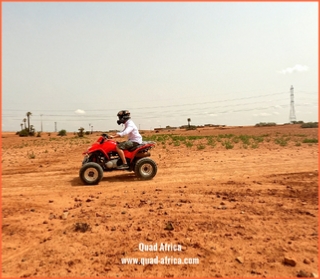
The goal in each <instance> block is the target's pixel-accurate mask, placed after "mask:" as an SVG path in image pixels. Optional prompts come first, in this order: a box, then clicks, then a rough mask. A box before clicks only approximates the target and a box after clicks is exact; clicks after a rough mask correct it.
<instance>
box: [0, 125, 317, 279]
mask: <svg viewBox="0 0 320 279" xmlns="http://www.w3.org/2000/svg"><path fill="white" fill-rule="evenodd" d="M162 133H164V134H180V135H184V136H187V135H188V136H189V135H197V136H199V135H202V136H209V135H212V136H214V137H215V139H218V137H217V135H221V138H220V139H222V141H219V140H217V141H216V142H215V143H216V144H215V146H213V145H209V144H208V141H207V139H205V138H204V139H196V140H194V141H193V146H191V147H187V146H186V145H184V144H180V145H176V144H173V143H171V144H170V143H169V142H166V143H161V142H159V143H158V144H157V147H156V148H155V149H153V150H152V151H151V153H152V154H151V158H153V159H154V160H155V161H156V162H157V164H158V173H157V175H156V176H155V178H154V179H152V180H150V181H139V180H138V179H137V178H136V177H135V175H134V173H129V172H127V171H112V172H109V173H105V174H104V178H103V180H102V181H101V182H100V184H99V185H97V186H84V185H82V183H81V181H80V179H79V176H78V172H79V169H80V166H81V161H82V158H83V155H82V152H83V151H85V150H86V149H87V148H88V147H89V146H90V144H91V143H92V142H94V141H95V140H96V139H97V137H98V134H93V135H89V136H86V137H85V138H75V136H74V135H73V134H70V135H68V136H67V137H58V136H57V135H56V133H52V134H51V135H50V136H48V135H47V133H43V134H42V136H41V137H29V138H21V137H18V136H16V135H14V134H13V133H3V134H2V277H90V278H92V277H113V278H116V277H139V278H147V277H148V278H150V277H162V278H164V277H180V278H181V277H206V278H209V277H267V278H269V277H287V278H288V277H317V276H318V268H319V265H318V252H319V249H318V144H317V143H303V140H304V139H312V138H318V129H303V128H300V127H299V125H286V126H276V127H261V128H257V127H226V128H225V129H219V128H206V129H200V130H197V131H179V130H175V131H167V132H160V133H157V134H155V133H151V132H145V133H144V134H143V135H144V136H149V135H150V134H154V135H160V134H162ZM227 134H229V135H230V134H232V135H252V136H260V137H262V138H263V141H262V142H259V143H257V144H252V145H249V146H245V145H243V144H242V143H241V142H234V143H233V145H234V147H233V148H230V149H227V148H226V144H225V145H223V144H222V143H225V140H226V138H225V137H223V135H227ZM280 138H281V139H286V141H287V145H284V146H281V145H280V144H277V143H276V141H277V142H278V143H279V142H280ZM200 145H202V148H203V149H201V148H200V147H199V146H200ZM203 146H204V147H203ZM161 244H163V246H169V247H171V248H172V249H171V250H173V249H174V248H175V249H178V250H179V251H169V250H170V249H169V250H168V248H166V249H164V251H160V249H161V248H163V246H162V245H161ZM142 247H144V248H145V249H149V250H152V249H153V250H155V249H156V248H157V251H140V250H141V248H142ZM180 250H181V251H180ZM126 258H128V259H129V258H137V259H141V258H143V259H144V261H145V262H144V265H143V264H123V263H122V261H123V259H126ZM155 259H158V264H156V262H155V261H156V260H155ZM185 259H187V260H188V262H189V263H190V264H174V263H170V264H168V260H170V261H171V262H174V261H178V260H181V261H184V260H185ZM152 260H153V261H154V264H150V263H152V262H151V261H152ZM166 263H167V264H166Z"/></svg>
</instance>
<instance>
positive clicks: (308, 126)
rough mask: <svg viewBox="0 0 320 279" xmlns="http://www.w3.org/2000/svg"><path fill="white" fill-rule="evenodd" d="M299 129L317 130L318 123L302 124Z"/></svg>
mask: <svg viewBox="0 0 320 279" xmlns="http://www.w3.org/2000/svg"><path fill="white" fill-rule="evenodd" d="M300 127H301V128H318V122H307V123H303V124H302V125H301V126H300Z"/></svg>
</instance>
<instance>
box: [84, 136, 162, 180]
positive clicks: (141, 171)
mask: <svg viewBox="0 0 320 279" xmlns="http://www.w3.org/2000/svg"><path fill="white" fill-rule="evenodd" d="M155 144H156V143H155V142H153V141H144V142H142V143H141V144H139V145H138V146H136V147H133V148H131V149H128V150H124V155H125V157H126V159H127V163H128V166H129V169H125V171H134V172H135V174H136V176H137V177H139V178H140V179H143V180H148V179H152V178H153V177H154V176H155V175H156V173H157V164H156V163H155V162H154V161H153V160H152V159H150V158H148V157H150V152H149V150H150V149H152V148H153V147H155ZM116 146H117V141H115V140H112V139H109V138H108V135H107V134H102V135H101V136H100V137H99V139H98V140H97V141H96V142H95V143H93V144H92V146H91V147H89V148H88V150H87V151H86V152H84V153H83V155H85V156H84V159H83V161H82V167H81V169H80V171H79V176H80V178H81V180H82V182H83V183H84V184H87V185H96V184H98V183H99V182H100V181H101V179H102V178H103V172H108V171H113V170H118V169H117V167H118V166H119V165H121V164H122V160H121V158H120V156H119V154H118V152H117V151H116ZM118 171H120V170H118ZM122 171H123V170H122Z"/></svg>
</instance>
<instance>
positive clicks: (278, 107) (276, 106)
mask: <svg viewBox="0 0 320 279" xmlns="http://www.w3.org/2000/svg"><path fill="white" fill-rule="evenodd" d="M273 107H274V108H276V109H282V106H280V105H275V106H273Z"/></svg>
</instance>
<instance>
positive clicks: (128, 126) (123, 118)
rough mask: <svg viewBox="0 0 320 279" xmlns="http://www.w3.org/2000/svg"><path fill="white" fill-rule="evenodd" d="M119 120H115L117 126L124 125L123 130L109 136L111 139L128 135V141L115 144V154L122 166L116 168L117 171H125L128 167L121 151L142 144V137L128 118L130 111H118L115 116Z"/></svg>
mask: <svg viewBox="0 0 320 279" xmlns="http://www.w3.org/2000/svg"><path fill="white" fill-rule="evenodd" d="M117 116H118V118H119V120H117V123H118V125H120V124H124V130H123V131H122V132H117V133H116V134H114V135H110V137H111V138H119V137H123V136H125V135H128V140H127V141H123V142H120V143H118V144H117V152H118V154H119V156H120V158H121V160H122V165H120V166H118V167H117V169H120V170H125V169H128V168H129V166H128V164H127V160H126V158H125V156H124V152H123V150H126V149H130V148H132V147H135V146H137V145H139V144H141V143H142V136H141V135H140V134H139V130H138V128H137V126H136V125H135V124H134V123H133V121H132V120H131V117H130V111H128V110H120V111H119V112H118V114H117Z"/></svg>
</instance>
